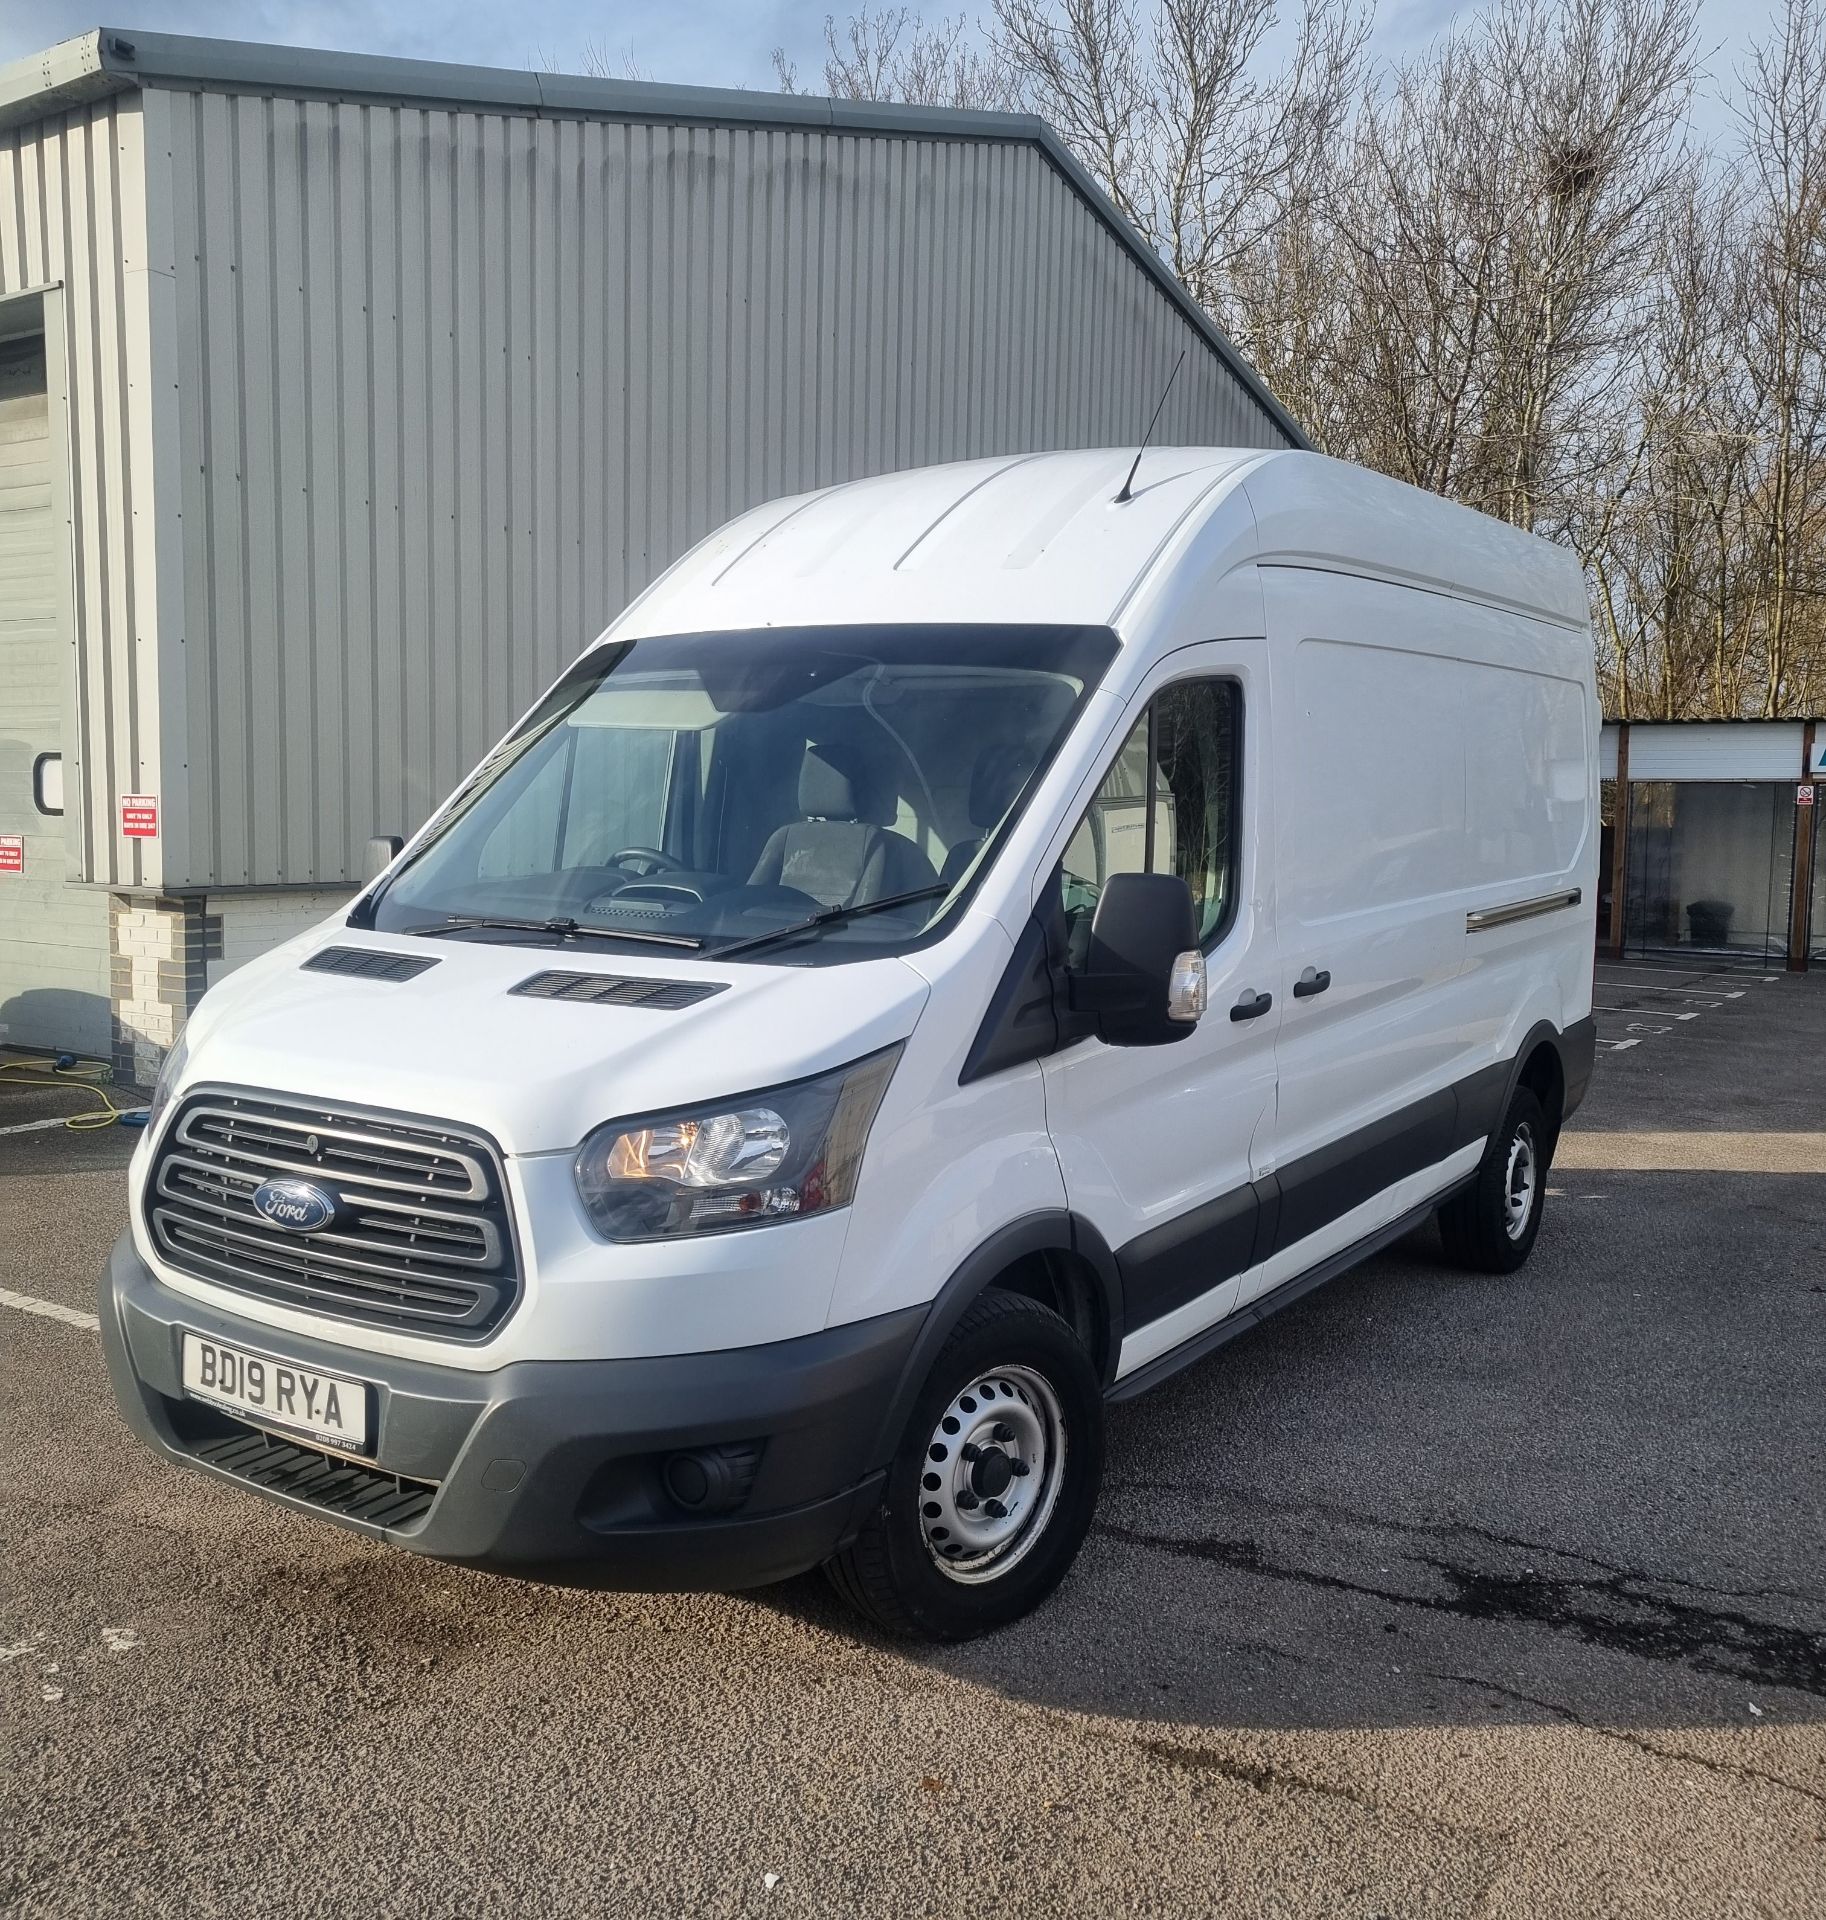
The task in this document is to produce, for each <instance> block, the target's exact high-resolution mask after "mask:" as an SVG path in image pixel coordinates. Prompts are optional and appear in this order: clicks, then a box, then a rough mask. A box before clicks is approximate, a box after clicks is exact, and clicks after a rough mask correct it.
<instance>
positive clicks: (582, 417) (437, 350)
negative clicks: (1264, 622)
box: [144, 92, 1282, 886]
mask: <svg viewBox="0 0 1826 1920" xmlns="http://www.w3.org/2000/svg"><path fill="white" fill-rule="evenodd" d="M144 103H145V113H146V118H147V125H148V128H149V130H150V132H149V140H148V145H149V147H150V148H151V149H152V150H153V151H154V152H160V153H162V152H163V151H165V150H167V149H168V150H169V152H170V155H171V164H170V179H171V182H172V191H171V195H170V199H169V209H168V213H167V212H166V209H165V207H164V205H163V204H159V205H158V206H157V209H156V211H155V218H154V236H153V247H154V251H155V253H162V252H164V251H166V250H168V253H169V259H168V260H165V259H160V260H158V261H157V262H155V264H157V265H158V266H159V268H160V271H161V272H165V271H168V272H169V274H170V275H171V281H170V285H171V286H172V288H173V289H174V305H173V313H174V341H175V349H176V356H177V367H176V392H177V423H176V433H177V441H178V447H179V449H180V452H179V457H178V459H177V462H176V466H177V470H178V473H179V474H180V476H181V481H180V486H179V490H178V497H177V498H175V499H166V500H162V501H161V508H162V510H163V512H165V513H166V514H173V513H181V516H182V519H181V523H174V524H180V527H181V540H182V552H183V568H182V575H183V597H182V607H181V613H180V614H179V617H178V619H177V622H176V624H177V626H178V628H179V629H180V631H177V632H172V631H167V632H166V633H165V634H164V636H163V641H164V645H165V647H166V648H167V649H168V650H169V649H172V648H174V647H178V646H181V649H182V657H183V662H184V680H185V682H186V684H187V712H186V715H185V726H186V732H187V742H186V744H185V746H184V751H185V752H186V753H187V755H188V759H189V794H190V805H189V813H188V819H187V821H186V822H185V823H184V826H183V828H182V829H181V830H180V831H175V832H173V833H172V834H171V836H170V837H169V839H168V841H167V849H166V850H167V860H168V864H167V867H166V870H165V879H166V882H167V884H182V883H186V882H188V883H192V884H198V883H205V882H207V883H212V884H215V885H218V886H222V885H226V886H236V885H241V884H246V883H250V882H251V883H271V882H287V883H293V884H301V883H312V882H315V883H331V882H335V881H338V880H342V879H345V878H347V877H348V876H350V875H351V874H352V873H355V872H356V871H357V870H358V861H359V849H360V847H361V844H362V843H363V842H364V841H365V840H366V838H367V837H368V836H369V835H370V834H372V833H377V832H383V831H409V830H410V829H411V828H412V827H414V826H415V825H416V824H417V823H418V822H419V821H420V820H421V819H422V818H423V817H424V815H425V814H426V813H427V812H428V811H429V809H430V808H431V806H432V805H433V804H434V803H435V802H436V801H437V800H438V799H439V798H440V797H441V796H442V794H443V793H444V792H445V791H447V790H448V789H449V788H450V787H451V786H452V785H453V784H454V783H455V782H456V780H457V779H458V778H459V777H460V776H461V775H462V774H463V772H464V771H465V770H466V769H467V768H468V767H469V766H470V765H471V764H472V763H473V762H474V760H475V759H476V758H477V757H478V756H479V755H480V753H481V752H482V751H483V750H484V749H485V747H486V746H487V745H488V743H489V742H490V741H491V740H492V739H494V738H495V737H496V736H497V735H498V734H499V733H500V731H501V730H502V729H503V727H504V726H505V725H506V724H507V722H508V721H509V720H510V719H511V718H512V717H513V716H514V715H515V714H516V713H517V712H518V711H519V710H520V709H521V708H523V707H524V706H525V705H526V704H527V703H528V702H529V701H530V700H531V699H532V698H533V697H534V696H535V695H536V693H537V692H538V690H539V689H540V688H541V687H542V686H543V685H544V684H545V683H546V682H547V681H548V680H550V679H551V678H552V677H553V676H554V675H555V674H556V673H557V671H558V670H559V668H560V667H561V665H562V664H563V663H564V662H565V661H566V660H568V659H570V658H571V657H572V656H573V655H575V654H576V653H577V651H578V650H579V649H580V648H581V647H582V646H583V645H584V644H585V643H586V642H587V641H588V640H589V639H591V638H592V637H594V635H595V634H596V633H597V632H599V631H600V630H601V628H602V627H603V626H605V625H606V624H607V623H608V621H609V620H610V619H611V618H612V617H613V616H614V614H615V613H616V612H618V611H619V610H620V608H621V607H622V606H623V605H624V604H625V603H626V602H627V601H628V600H629V599H630V598H631V597H632V596H633V595H634V594H635V593H636V592H637V591H638V590H639V589H640V588H641V587H642V586H643V585H644V584H645V583H646V582H647V581H649V580H651V579H652V578H653V577H654V575H655V574H656V573H657V572H658V571H659V570H660V569H661V568H662V567H663V566H664V565H665V564H666V563H667V562H668V561H670V560H671V559H672V558H674V557H675V556H676V555H677V554H679V553H680V552H682V551H683V550H684V549H685V548H686V547H687V546H689V545H690V544H691V543H692V542H693V541H695V540H696V539H698V538H699V537H700V536H701V535H703V534H704V533H706V532H708V531H709V530H711V529H712V528H713V527H715V526H716V525H718V524H719V523H720V522H721V521H723V520H724V519H726V518H728V517H729V516H730V515H731V514H733V513H735V512H737V511H739V510H740V509H742V508H744V507H747V506H749V505H752V504H754V503H756V502H758V501H761V500H764V499H767V498H769V497H771V496H774V495H778V494H782V493H791V492H795V491H798V490H800V489H803V488H806V487H811V486H817V485H822V484H826V483H829V482H832V481H836V480H843V479H847V478H851V477H854V476H857V475H862V474H868V473H873V472H878V471H881V470H883V469H887V468H893V467H902V466H911V465H917V464H921V463H924V462H928V461H935V460H947V459H959V458H964V457H967V456H970V455H975V454H985V453H994V452H1004V451H1019V450H1027V449H1033V448H1041V447H1058V446H1086V445H1097V444H1103V443H1108V442H1125V441H1128V440H1131V439H1133V438H1134V437H1135V436H1136V435H1137V434H1138V433H1139V432H1140V430H1141V427H1142V426H1143V424H1144V423H1145V421H1146V419H1147V415H1148V412H1149V411H1150V409H1151V407H1152V404H1153V402H1154V400H1155V398H1156V396H1157V394H1158V391H1159V388H1160V386H1161V383H1162V382H1163V381H1164V379H1165V378H1166V375H1167V373H1168V371H1169V370H1170V369H1171V367H1172V365H1173V362H1174V360H1175V358H1177V356H1178V354H1179V351H1180V349H1181V348H1182V347H1187V348H1189V349H1190V351H1189V354H1188V358H1187V362H1186V368H1185V371H1184V372H1183V373H1182V374H1181V376H1180V379H1179V381H1178V383H1177V385H1176V388H1175V391H1174V394H1173V397H1172V401H1171V403H1170V404H1169V407H1168V410H1167V413H1166V415H1165V416H1164V417H1163V420H1162V424H1161V428H1160V430H1159V437H1160V438H1161V439H1162V440H1166V441H1210V442H1217V443H1232V444H1243V445H1279V444H1282V439H1281V435H1280V433H1279V432H1278V430H1277V429H1276V428H1275V426H1274V425H1273V423H1272V422H1271V421H1270V420H1269V419H1268V418H1267V417H1266V416H1265V415H1264V414H1263V413H1262V412H1261V410H1260V409H1259V408H1258V407H1257V405H1256V404H1255V402H1254V401H1253V400H1251V399H1250V398H1249V396H1248V395H1247V394H1246V393H1245V392H1244V391H1243V390H1242V389H1241V388H1240V387H1239V385H1238V384H1237V383H1236V381H1235V379H1234V378H1233V376H1232V375H1231V374H1230V373H1229V372H1228V371H1227V370H1226V369H1225V368H1224V367H1223V365H1222V364H1221V363H1220V361H1219V360H1218V359H1217V357H1216V355H1215V354H1214V353H1213V352H1212V350H1211V349H1210V347H1209V345H1208V344H1207V343H1206V342H1205V341H1204V339H1203V338H1202V336H1200V335H1199V334H1198V333H1197V332H1196V331H1195V330H1194V329H1193V328H1192V327H1191V326H1190V325H1189V323H1188V322H1187V320H1186V319H1185V317H1184V315H1183V314H1182V313H1181V312H1179V310H1178V309H1177V308H1175V307H1174V305H1173V304H1172V303H1171V302H1170V301H1169V300H1168V298H1167V297H1166V295H1165V294H1164V293H1163V291H1162V290H1161V289H1160V287H1159V286H1158V285H1157V284H1156V283H1155V282H1154V281H1152V280H1151V279H1150V278H1149V277H1148V276H1147V275H1146V274H1145V273H1144V272H1143V271H1142V270H1141V268H1140V267H1139V266H1138V265H1137V263H1136V262H1135V260H1134V258H1133V256H1132V255H1130V254H1129V253H1128V252H1127V250H1126V249H1125V248H1124V247H1123V246H1122V244H1121V243H1120V242H1119V241H1118V240H1117V239H1116V237H1115V236H1114V235H1113V234H1112V233H1111V232H1110V231H1109V229H1108V228H1107V227H1106V226H1105V225H1104V224H1103V223H1102V222H1101V221H1099V220H1098V218H1097V217H1096V215H1095V214H1094V213H1093V211H1092V210H1091V209H1090V207H1089V206H1087V205H1086V203H1085V202H1084V201H1083V199H1082V198H1081V197H1080V196H1079V195H1078V194H1077V193H1075V192H1074V191H1073V190H1072V189H1071V188H1070V186H1069V185H1068V184H1067V183H1066V181H1064V180H1063V179H1062V178H1061V177H1060V176H1059V175H1058V174H1057V173H1056V172H1055V171H1054V170H1053V168H1052V167H1051V166H1050V165H1049V164H1048V163H1047V161H1046V160H1045V159H1044V157H1043V156H1042V155H1041V154H1040V153H1039V151H1038V150H1036V149H1035V148H1032V147H1030V146H1025V145H1016V144H1009V143H993V142H982V143H976V142H963V141H953V140H934V139H902V138H889V137H879V138H877V137H859V136H857V135H854V134H840V133H835V132H828V131H825V132H821V131H815V130H813V131H800V130H793V131H780V130H773V131H769V130H765V129H746V128H714V129H712V128H704V127H687V126H660V125H629V124H624V123H620V122H614V121H560V120H552V119H539V118H533V117H520V116H513V115H495V114H488V113H481V112H473V111H447V110H433V109H422V108H416V107H399V106H391V105H382V104H358V103H348V104H339V103H327V102H300V101H294V100H287V99H272V98H261V97H254V96H251V95H232V94H225V93H218V92H199V93H195V94H186V93H175V92H148V93H147V94H146V95H145V96H144ZM174 739H175V735H174ZM170 784H171V787H172V789H173V791H172V796H171V798H172V801H175V800H176V798H177V783H176V782H172V783H170ZM180 848H186V849H187V857H188V864H187V867H186V868H185V870H184V871H181V872H180V871H178V870H177V869H176V867H175V866H174V865H173V864H170V863H171V862H173V861H175V859H176V858H177V856H178V853H179V849H180Z"/></svg>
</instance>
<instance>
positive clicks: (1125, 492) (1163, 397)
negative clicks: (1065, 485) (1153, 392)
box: [1110, 347, 1186, 507]
mask: <svg viewBox="0 0 1826 1920" xmlns="http://www.w3.org/2000/svg"><path fill="white" fill-rule="evenodd" d="M1185 364H1186V350H1185V348H1184V347H1181V348H1180V350H1179V358H1178V359H1177V360H1175V361H1174V362H1173V371H1172V372H1171V373H1169V374H1168V375H1167V384H1166V385H1165V386H1164V387H1162V388H1161V390H1160V398H1159V399H1158V400H1157V401H1155V403H1154V418H1153V419H1152V420H1150V421H1149V422H1148V430H1147V432H1146V433H1144V434H1143V435H1142V436H1141V445H1140V446H1138V447H1137V448H1136V449H1135V464H1134V466H1132V467H1130V468H1129V477H1128V478H1127V479H1126V480H1125V481H1123V483H1122V491H1121V492H1120V493H1119V494H1117V496H1116V497H1115V499H1114V500H1112V501H1111V502H1110V505H1111V506H1112V507H1120V506H1123V505H1125V504H1126V503H1127V502H1128V501H1130V500H1133V499H1134V497H1135V496H1134V494H1133V493H1132V492H1131V491H1130V489H1131V488H1132V487H1133V486H1134V484H1135V475H1136V472H1137V471H1138V470H1139V468H1140V466H1141V456H1142V455H1143V454H1144V453H1146V452H1147V450H1148V442H1149V441H1150V440H1152V439H1153V437H1154V428H1155V426H1156V424H1157V423H1158V422H1159V419H1160V410H1161V408H1162V407H1164V406H1165V405H1166V404H1167V395H1168V394H1169V393H1171V392H1172V391H1173V382H1174V381H1175V380H1177V379H1178V378H1179V370H1180V368H1181V367H1183V366H1184V365H1185Z"/></svg>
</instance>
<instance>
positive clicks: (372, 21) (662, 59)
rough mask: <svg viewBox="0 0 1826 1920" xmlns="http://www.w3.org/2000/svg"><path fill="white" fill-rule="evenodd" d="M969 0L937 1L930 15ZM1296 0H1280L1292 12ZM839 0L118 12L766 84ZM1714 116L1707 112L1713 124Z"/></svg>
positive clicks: (524, 61)
mask: <svg viewBox="0 0 1826 1920" xmlns="http://www.w3.org/2000/svg"><path fill="white" fill-rule="evenodd" d="M964 4H966V0H935V3H934V4H930V5H928V7H927V9H926V10H927V12H928V13H930V14H932V15H935V16H936V15H939V14H944V13H956V12H957V11H959V9H960V6H962V5H964ZM1294 4H1295V0H1285V3H1284V6H1283V12H1284V13H1286V12H1290V11H1291V10H1292V6H1293V5H1294ZM1478 4H1479V0H1383V4H1382V6H1381V8H1380V10H1379V22H1378V27H1377V33H1376V45H1377V48H1378V50H1379V51H1381V52H1382V53H1384V54H1387V55H1391V56H1392V55H1399V54H1401V53H1402V52H1405V51H1407V50H1409V49H1411V48H1414V47H1416V46H1419V45H1421V44H1423V43H1424V42H1425V41H1426V40H1428V39H1430V38H1431V37H1432V36H1433V34H1435V33H1436V32H1438V30H1439V29H1440V28H1441V27H1442V26H1444V25H1445V24H1446V23H1447V22H1448V21H1449V20H1451V18H1452V17H1453V16H1454V14H1457V13H1460V12H1466V11H1474V10H1475V8H1476V7H1477V5H1478ZM1771 4H1772V0H1705V4H1704V10H1703V13H1702V26H1703V31H1704V34H1705V38H1706V42H1707V45H1708V47H1710V48H1715V49H1717V55H1716V57H1717V62H1718V65H1719V68H1720V70H1721V77H1723V78H1727V79H1728V76H1729V72H1730V69H1731V67H1732V65H1733V63H1734V62H1735V61H1736V60H1738V59H1740V58H1741V55H1742V49H1743V45H1744V42H1745V39H1746V37H1747V36H1748V35H1749V34H1750V33H1753V32H1756V31H1758V30H1760V29H1761V28H1762V26H1763V25H1764V23H1765V22H1766V21H1767V20H1768V18H1769V14H1770V10H1771ZM845 10H846V9H845V7H844V6H842V5H839V4H837V0H620V3H619V4H617V3H616V0H594V3H592V0H388V4H385V5H379V6H377V5H375V4H373V3H372V0H138V4H134V3H133V0H122V4H121V6H120V10H119V12H118V13H117V12H114V11H113V10H110V12H109V13H108V14H107V15H105V16H99V17H100V18H105V19H106V20H107V22H108V24H110V25H114V26H120V27H128V28H131V27H138V28H140V29H142V30H152V29H157V30H160V31H163V32H167V33H201V34H210V35H215V36H218V37H220V38H224V39H236V40H276V41H283V42H288V43H290V44H291V45H294V46H315V47H338V48H344V49H347V50H350V51H356V52H365V53H391V54H404V55H409V56H412V57H414V58H417V59H425V60H459V61H466V62H470V63H473V64H476V65H480V66H505V67H529V66H551V67H558V68H568V69H571V70H575V69H577V68H578V67H579V66H580V65H581V64H582V59H583V55H584V52H585V49H586V48H588V47H590V46H595V47H598V48H600V49H602V50H603V51H604V52H605V53H606V54H607V55H608V56H609V57H610V58H611V59H612V60H614V61H616V62H617V63H619V61H620V60H621V59H622V58H623V57H624V56H631V57H632V58H633V59H634V60H635V61H636V62H638V64H639V66H640V67H641V68H642V70H643V71H645V72H646V73H648V74H650V75H651V76H652V77H653V78H654V79H655V80H673V81H690V82H695V83H698V84H701V85H705V86H729V87H739V86H759V87H765V86H770V85H771V84H772V78H773V76H772V68H771V65H770V56H771V54H772V51H773V49H774V48H775V47H776V46H783V47H784V48H785V49H786V50H787V53H788V56H789V57H790V58H792V59H794V60H796V61H797V62H798V65H799V69H800V74H801V84H802V85H803V84H813V85H815V84H816V81H817V75H818V69H819V59H820V49H821V47H822V44H823V21H824V16H825V14H826V13H837V14H838V15H840V16H841V15H842V14H843V13H844V11H845ZM96 24H98V11H97V6H96V0H0V62H4V61H7V60H14V59H17V58H19V57H20V56H21V55H23V54H28V53H35V52H37V51H38V50H39V49H40V48H42V47H46V46H49V45H51V44H52V43H53V42H55V41H58V40H64V39H68V38H69V37H70V36H71V35H73V34H77V33H81V32H83V31H85V30H86V29H87V28H89V27H92V26H95V25H96ZM1713 121H1714V116H1713V115H1712V114H1710V113H1708V114H1706V115H1705V116H1704V117H1703V120H1702V124H1703V125H1705V126H1706V128H1707V130H1708V131H1711V130H1713Z"/></svg>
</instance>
